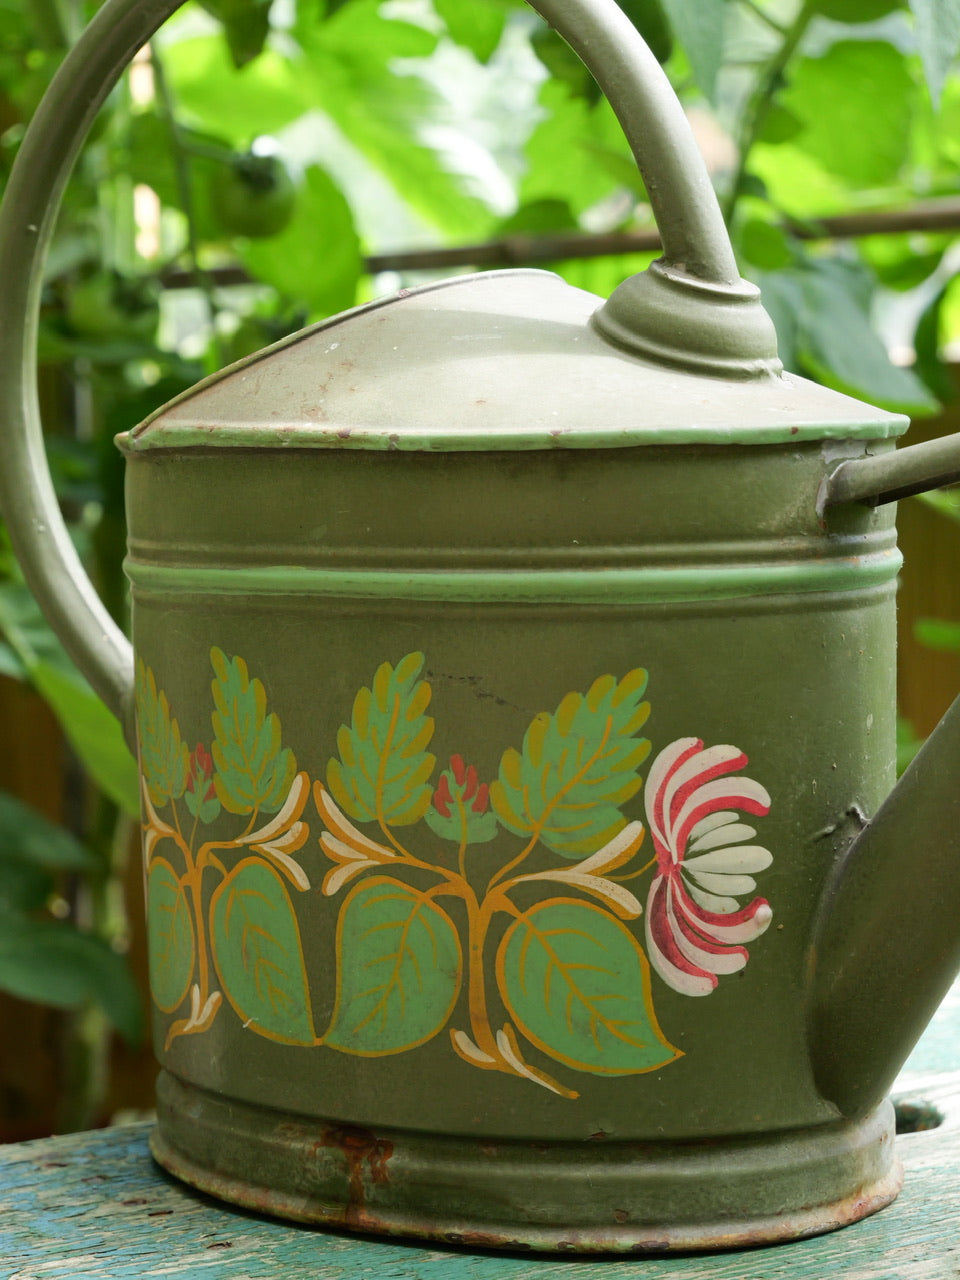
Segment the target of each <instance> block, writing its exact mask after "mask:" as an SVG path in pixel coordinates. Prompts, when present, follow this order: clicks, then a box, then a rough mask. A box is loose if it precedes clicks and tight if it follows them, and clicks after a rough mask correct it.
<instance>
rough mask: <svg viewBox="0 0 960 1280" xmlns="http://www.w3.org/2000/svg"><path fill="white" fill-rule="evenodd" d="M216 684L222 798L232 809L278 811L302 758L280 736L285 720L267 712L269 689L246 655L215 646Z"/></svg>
mask: <svg viewBox="0 0 960 1280" xmlns="http://www.w3.org/2000/svg"><path fill="white" fill-rule="evenodd" d="M210 661H211V662H212V663H213V669H214V672H215V675H214V679H213V683H212V685H211V688H212V690H213V702H214V707H215V710H214V712H213V716H212V720H213V733H214V741H213V747H212V755H213V762H214V764H215V765H216V769H217V772H216V774H215V775H214V780H213V781H214V786H215V787H216V791H217V798H218V799H219V801H220V803H221V804H222V805H223V807H224V808H225V809H227V810H228V811H229V812H230V813H253V812H254V811H255V810H256V811H257V812H261V811H262V812H265V813H275V812H276V811H277V810H278V809H279V808H280V806H281V805H282V804H283V802H284V800H285V799H286V797H287V792H288V791H289V790H290V784H291V782H292V781H293V777H294V774H295V773H296V772H297V762H296V760H295V759H294V755H293V752H292V751H291V750H290V749H289V748H288V747H284V746H283V745H282V743H281V738H280V721H279V719H278V717H277V715H276V714H275V713H274V712H271V713H270V714H269V715H268V714H267V695H266V692H265V690H264V687H263V685H262V684H261V683H260V681H259V680H251V679H250V675H249V673H248V671H247V664H246V663H245V662H244V660H243V659H242V658H228V657H227V655H226V654H225V653H223V651H222V650H220V649H217V648H213V649H211V650H210Z"/></svg>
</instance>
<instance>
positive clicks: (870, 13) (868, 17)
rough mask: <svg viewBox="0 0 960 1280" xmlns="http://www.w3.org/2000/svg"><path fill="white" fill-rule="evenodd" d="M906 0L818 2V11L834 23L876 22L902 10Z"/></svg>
mask: <svg viewBox="0 0 960 1280" xmlns="http://www.w3.org/2000/svg"><path fill="white" fill-rule="evenodd" d="M903 6H904V0H816V5H815V8H816V11H817V13H819V14H820V15H821V16H822V17H824V18H830V19H831V21H833V22H854V23H856V22H876V20H877V19H878V18H884V17H886V15H887V14H888V13H893V11H894V9H902V8H903Z"/></svg>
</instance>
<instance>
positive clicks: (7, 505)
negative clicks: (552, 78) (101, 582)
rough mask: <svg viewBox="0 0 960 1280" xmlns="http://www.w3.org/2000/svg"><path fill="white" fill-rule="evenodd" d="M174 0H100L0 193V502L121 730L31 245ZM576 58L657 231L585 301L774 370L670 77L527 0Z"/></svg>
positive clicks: (730, 368)
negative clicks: (51, 377)
mask: <svg viewBox="0 0 960 1280" xmlns="http://www.w3.org/2000/svg"><path fill="white" fill-rule="evenodd" d="M181 3H182V0H107V3H105V4H104V5H103V7H102V8H101V9H100V10H99V12H98V13H97V15H96V17H95V18H94V19H93V21H92V22H91V23H90V26H89V27H88V28H87V30H86V31H85V32H84V34H83V35H82V36H81V38H80V40H79V41H78V43H77V44H76V46H75V47H74V48H73V50H72V51H71V53H70V54H69V56H68V57H67V58H66V59H65V61H64V63H63V66H62V67H61V69H60V70H59V72H58V73H57V75H56V76H55V77H54V80H53V82H52V83H51V85H50V88H49V90H48V92H47V94H46V96H45V97H44V99H43V101H42V102H41V104H40V106H39V108H38V110H37V112H36V115H35V117H34V119H33V121H32V122H31V124H30V127H29V129H28V130H27V133H26V135H25V137H24V140H23V143H22V145H21V148H20V153H19V155H18V157H17V162H16V164H15V166H14V169H13V172H12V173H11V176H10V181H9V183H8V185H7V189H6V192H5V194H4V199H3V204H2V208H0V281H3V288H2V291H0V435H2V439H3V467H2V469H0V508H2V510H3V511H4V513H5V515H6V519H7V521H8V523H9V525H10V532H11V536H12V538H13V541H14V547H15V550H16V553H17V555H18V557H19V558H20V562H21V564H22V566H23V569H24V572H25V574H26V576H27V579H28V581H29V583H30V586H31V587H32V589H33V591H34V593H35V595H36V597H37V599H38V601H39V603H40V605H41V607H42V608H43V610H44V612H45V614H46V615H47V618H48V619H49V621H50V622H51V624H52V625H53V626H54V627H55V628H56V630H57V632H58V633H59V635H60V636H61V638H62V640H63V642H64V644H65V646H66V647H67V649H68V651H69V652H70V654H71V656H72V657H73V658H74V660H75V661H76V663H77V665H78V666H79V667H80V668H81V670H82V671H83V672H84V674H85V675H86V676H87V677H88V679H89V680H90V682H91V684H92V685H93V687H94V688H95V689H96V690H97V692H98V693H99V694H100V696H101V697H102V698H103V700H104V702H105V703H106V704H107V706H108V707H109V708H110V709H111V710H112V711H113V712H114V713H115V714H117V715H118V716H119V717H120V719H121V721H122V722H123V723H124V726H125V728H126V730H127V732H128V735H130V736H131V740H132V710H131V704H132V697H131V694H132V685H133V656H132V651H131V648H130V644H129V642H128V641H127V639H126V637H125V636H124V635H123V633H122V632H121V631H120V629H119V628H118V627H117V626H116V624H115V623H114V622H113V621H112V619H111V618H110V617H109V615H108V614H107V612H106V610H105V609H104V607H103V606H102V604H101V603H100V601H99V599H98V598H97V595H96V593H95V591H94V589H93V587H92V585H91V584H90V582H89V580H88V579H87V577H86V575H85V574H84V572H83V570H82V568H81V566H80V562H79V560H78V558H77V556H76V553H75V552H74V549H73V546H72V544H71V542H70V539H69V536H68V535H67V532H66V529H65V527H64V524H63V521H62V519H61V517H60V513H59V509H58V506H57V502H56V497H55V495H54V492H53V486H52V483H51V481H50V476H49V472H48V471H47V466H46V460H45V455H44V448H43V438H42V430H41V424H40V415H39V408H38V402H37V391H36V336H37V321H38V310H39V299H40V289H41V281H42V267H43V260H44V256H45V253H46V249H47V245H48V243H49V240H50V236H51V232H52V229H53V225H54V221H55V218H56V214H57V210H58V207H59V204H60V199H61V197H62V194H63V189H64V187H65V185H66V182H67V178H68V176H69V173H70V170H71V168H72V166H73V163H74V160H75V159H76V156H77V153H78V152H79V150H80V147H81V145H82V143H83V140H84V138H85V137H86V134H87V132H88V130H89V128H90V126H91V124H92V123H93V120H94V117H95V116H96V113H97V111H98V109H99V108H100V106H101V104H102V103H103V101H104V99H105V98H106V96H107V94H108V93H109V92H110V90H111V89H112V87H113V86H114V84H115V83H116V81H117V80H118V79H119V77H120V75H121V73H122V71H123V69H124V68H125V66H126V65H127V63H128V62H129V61H130V60H131V59H132V58H133V56H134V55H135V54H136V52H137V50H138V49H140V48H141V47H142V46H143V45H144V44H145V43H146V41H148V40H149V39H150V37H151V36H152V35H153V34H154V32H155V31H156V30H157V28H158V27H159V26H160V25H161V24H162V23H163V22H164V21H165V20H166V19H167V18H168V17H170V15H171V14H172V13H174V12H175V11H176V10H177V9H178V8H179V7H180V4H181ZM531 3H532V7H533V8H534V9H536V10H537V11H538V12H539V13H540V14H541V15H542V16H543V17H544V18H546V19H547V21H548V22H550V23H551V24H552V25H553V26H554V27H555V28H556V30H557V31H558V32H559V33H560V35H562V36H563V37H564V39H565V40H567V42H568V43H569V44H570V45H571V46H572V48H573V49H574V50H575V51H576V52H577V53H578V54H579V56H580V57H581V58H582V59H583V61H584V62H585V63H586V65H587V66H588V68H589V69H590V70H591V72H592V73H593V74H594V76H595V77H596V79H597V81H598V82H599V84H600V86H601V88H602V89H603V91H604V92H605V93H606V95H607V98H608V99H609V101H610V103H611V105H612V106H613V109H614V111H615V112H616V114H617V116H618V117H619V119H620V122H621V124H622V125H623V128H624V131H625V133H626V136H627V138H628V140H629V142H630V145H631V147H632V149H633V152H634V154H635V156H636V158H637V162H638V164H639V166H640V170H641V173H642V174H643V176H644V179H645V181H646V184H647V191H648V193H649V196H650V201H651V204H652V206H653V210H654V214H655V216H656V219H657V223H658V226H659V228H660V233H661V236H662V239H663V245H664V257H663V259H662V260H661V261H660V262H659V263H657V264H654V269H651V270H649V271H646V272H643V273H642V274H641V275H639V276H634V277H633V278H632V279H631V280H628V281H626V282H625V283H624V284H623V285H621V286H620V288H619V289H617V290H616V291H615V292H614V294H613V296H612V297H611V299H610V300H609V302H607V303H606V304H605V305H604V306H603V307H602V308H601V309H600V311H599V312H598V313H597V316H596V324H597V327H598V328H599V329H600V331H601V332H602V333H604V335H605V336H607V337H608V338H610V339H612V340H614V341H616V342H617V343H619V344H621V345H624V346H627V347H629V348H631V349H633V350H635V351H639V352H642V353H644V354H646V355H647V356H650V357H652V358H654V359H658V360H663V361H667V362H670V363H674V364H681V365H685V366H687V367H691V368H693V369H698V370H704V371H709V372H712V373H715V374H716V373H719V374H726V375H728V376H734V377H744V376H769V375H770V373H771V372H772V371H776V370H777V369H779V363H778V361H777V359H776V340H775V337H774V334H773V328H772V325H771V324H770V322H769V320H768V318H767V316H766V313H765V312H764V311H763V309H762V308H761V307H760V305H759V301H758V294H757V291H756V290H755V289H754V288H753V286H752V285H748V284H746V283H745V282H744V281H742V280H740V277H739V273H738V271H737V267H736V263H735V261H734V257H733V252H732V250H731V247H730V241H729V238H728V235H727V232H726V229H725V227H724V224H723V219H722V217H721V214H720V210H719V207H718V205H717V201H716V198H715V196H714V193H713V189H712V187H711V185H710V181H709V178H708V175H707V172H706V168H705V166H704V164H703V161H702V159H701V157H700V153H699V151H698V150H697V146H696V143H695V141H694V138H693V135H692V133H691V131H690V129H689V126H688V124H687V121H686V118H685V116H684V114H683V111H682V109H681V107H680V104H679V102H678V101H677V98H676V96H675V94H674V92H673V89H672V88H671V86H670V83H669V81H668V80H667V78H666V76H665V75H664V73H663V71H662V70H661V68H660V66H659V64H658V63H657V61H656V59H655V58H654V57H653V55H652V54H651V53H650V50H649V49H648V48H647V46H646V44H645V43H644V41H643V39H642V38H641V37H640V35H639V34H638V32H637V30H636V28H635V27H634V26H633V24H632V23H631V22H630V21H629V19H628V18H627V17H626V16H625V14H624V13H623V12H622V10H621V9H620V8H619V6H618V5H617V4H616V3H614V0H531Z"/></svg>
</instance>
